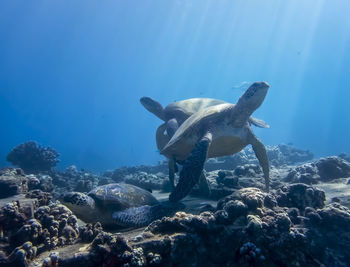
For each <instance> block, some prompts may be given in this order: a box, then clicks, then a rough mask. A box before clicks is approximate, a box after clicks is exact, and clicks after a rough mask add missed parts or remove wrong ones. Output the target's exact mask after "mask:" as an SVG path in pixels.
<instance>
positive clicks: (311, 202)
mask: <svg viewBox="0 0 350 267" xmlns="http://www.w3.org/2000/svg"><path fill="white" fill-rule="evenodd" d="M277 195H278V196H277V202H278V205H279V206H281V207H289V208H291V207H296V208H298V209H299V210H301V211H303V210H305V208H306V207H312V208H315V209H316V208H322V207H324V204H325V200H326V195H325V192H324V191H322V190H320V189H317V188H315V187H312V186H309V185H306V184H301V183H299V184H290V185H285V186H282V187H281V188H280V189H278V191H277Z"/></svg>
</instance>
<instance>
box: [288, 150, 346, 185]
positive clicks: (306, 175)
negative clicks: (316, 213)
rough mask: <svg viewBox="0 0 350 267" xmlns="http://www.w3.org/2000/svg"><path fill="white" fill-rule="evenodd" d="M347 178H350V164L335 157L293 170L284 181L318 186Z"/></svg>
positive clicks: (322, 159)
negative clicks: (321, 183) (317, 184)
mask: <svg viewBox="0 0 350 267" xmlns="http://www.w3.org/2000/svg"><path fill="white" fill-rule="evenodd" d="M347 177H350V163H349V162H347V161H345V160H344V159H342V158H340V157H336V156H333V157H327V158H321V159H319V160H317V161H315V162H312V163H306V164H303V165H300V166H297V167H295V168H293V169H291V170H290V172H289V173H288V175H287V176H286V177H285V178H284V181H286V182H290V183H305V184H316V183H319V182H328V181H332V180H335V179H338V178H347Z"/></svg>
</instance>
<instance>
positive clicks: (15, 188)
mask: <svg viewBox="0 0 350 267" xmlns="http://www.w3.org/2000/svg"><path fill="white" fill-rule="evenodd" d="M27 191H28V179H27V177H26V176H25V174H24V172H23V171H22V170H21V169H16V168H4V169H1V170H0V198H6V197H10V196H13V195H17V194H21V193H25V192H27Z"/></svg>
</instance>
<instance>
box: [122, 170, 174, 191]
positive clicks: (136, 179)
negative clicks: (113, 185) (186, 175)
mask: <svg viewBox="0 0 350 267" xmlns="http://www.w3.org/2000/svg"><path fill="white" fill-rule="evenodd" d="M168 180H169V178H168V177H167V176H166V175H164V174H162V173H158V174H151V173H147V172H141V171H140V172H136V173H134V174H128V175H125V177H124V182H125V183H127V184H132V185H135V186H138V187H141V188H143V189H146V190H149V189H152V190H161V189H164V188H166V184H167V183H168Z"/></svg>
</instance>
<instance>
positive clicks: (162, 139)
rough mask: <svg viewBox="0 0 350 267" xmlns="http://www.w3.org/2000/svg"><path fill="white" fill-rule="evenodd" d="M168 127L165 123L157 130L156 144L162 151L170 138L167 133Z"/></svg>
mask: <svg viewBox="0 0 350 267" xmlns="http://www.w3.org/2000/svg"><path fill="white" fill-rule="evenodd" d="M166 129H167V124H166V123H163V124H161V125H160V126H159V127H158V129H157V132H156V144H157V148H158V150H159V151H162V149H163V148H164V147H165V145H166V144H167V143H168V142H169V140H170V137H169V136H168V134H166V133H165V131H166Z"/></svg>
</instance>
